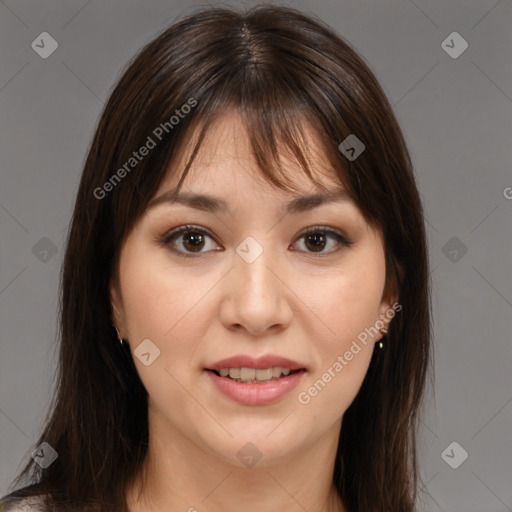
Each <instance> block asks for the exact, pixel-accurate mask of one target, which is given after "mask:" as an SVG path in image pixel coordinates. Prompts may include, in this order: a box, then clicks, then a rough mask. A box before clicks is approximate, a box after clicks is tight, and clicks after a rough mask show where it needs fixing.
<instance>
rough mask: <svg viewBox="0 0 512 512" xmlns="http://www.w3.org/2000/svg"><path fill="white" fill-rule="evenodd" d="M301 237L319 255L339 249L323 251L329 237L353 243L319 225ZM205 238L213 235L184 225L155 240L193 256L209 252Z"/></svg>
mask: <svg viewBox="0 0 512 512" xmlns="http://www.w3.org/2000/svg"><path fill="white" fill-rule="evenodd" d="M303 238H304V239H305V247H306V251H305V252H309V253H313V254H314V255H319V256H324V255H326V254H331V253H333V252H337V250H339V249H334V250H330V251H324V249H325V247H326V246H327V245H328V243H327V242H328V240H329V239H331V240H334V245H335V246H336V245H338V246H342V247H348V246H350V245H352V244H353V242H352V241H350V240H348V239H347V238H346V237H345V236H344V235H343V234H342V233H340V232H338V231H334V230H333V229H330V228H324V227H321V226H313V227H311V228H308V229H307V230H306V231H305V232H303V233H302V234H301V235H300V236H299V238H298V239H297V240H302V239H303ZM207 239H210V240H214V238H213V236H212V235H210V233H209V232H208V231H206V230H204V229H203V228H199V227H196V226H190V225H186V226H181V227H179V228H176V229H174V230H172V231H171V232H170V233H167V234H164V235H163V236H161V237H158V238H157V239H156V241H157V242H158V243H159V244H160V245H161V246H167V247H169V249H170V250H171V251H172V252H174V253H175V254H177V255H178V256H181V257H183V258H194V257H195V255H194V254H201V253H204V252H209V251H208V250H204V251H203V250H202V249H204V248H205V246H207V243H206V241H207ZM295 243H297V242H295ZM177 246H181V248H177ZM212 249H213V250H215V244H213V247H212V248H211V249H210V250H212Z"/></svg>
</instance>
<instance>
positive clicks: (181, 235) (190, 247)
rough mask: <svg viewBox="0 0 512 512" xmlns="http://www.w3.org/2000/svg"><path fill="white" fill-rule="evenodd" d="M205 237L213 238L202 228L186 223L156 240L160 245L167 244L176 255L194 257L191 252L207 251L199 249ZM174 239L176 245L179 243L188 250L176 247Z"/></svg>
mask: <svg viewBox="0 0 512 512" xmlns="http://www.w3.org/2000/svg"><path fill="white" fill-rule="evenodd" d="M206 238H210V239H212V240H213V237H212V236H211V235H210V234H209V233H208V232H207V231H205V230H204V229H202V228H198V227H196V226H189V225H187V226H181V227H179V228H177V229H174V230H173V231H171V232H170V233H167V234H166V235H163V236H162V237H159V238H158V239H157V242H158V243H159V244H160V245H162V246H168V247H169V248H170V249H171V251H172V252H174V253H175V254H177V255H178V256H182V257H183V258H194V257H195V256H194V254H193V253H199V254H200V253H202V252H207V251H202V250H201V249H203V248H204V246H205V240H206ZM176 239H177V241H178V242H179V243H178V245H181V246H182V247H183V248H184V249H185V251H190V252H189V253H187V252H184V251H183V250H182V249H180V250H178V249H176Z"/></svg>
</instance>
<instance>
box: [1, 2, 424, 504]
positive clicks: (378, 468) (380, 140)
mask: <svg viewBox="0 0 512 512" xmlns="http://www.w3.org/2000/svg"><path fill="white" fill-rule="evenodd" d="M428 275H429V273H428V258H427V250H426V242H425V231H424V221H423V214H422V206H421V201H420V197H419V194H418V190H417V187H416V184H415V180H414V173H413V170H412V164H411V161H410V157H409V154H408V151H407V148H406V145H405V143H404V138H403V136H402V133H401V131H400V128H399V126H398V124H397V121H396V119H395V117H394V115H393V112H392V109H391V106H390V104H389V102H388V100H387V99H386V97H385V95H384V93H383V91H382V89H381V87H380V86H379V84H378V82H377V80H376V79H375V77H374V75H373V74H372V72H371V71H370V70H369V69H368V67H367V66H366V64H365V63H364V62H363V60H362V59H361V58H360V57H359V56H358V55H357V54H356V52H355V51H354V50H353V49H352V48H351V47H350V46H349V45H348V43H347V42H345V41H344V40H343V39H342V38H340V37H339V36H338V35H336V34H335V33H334V32H333V31H332V30H331V29H329V28H328V27H327V26H326V25H325V24H323V23H322V22H321V21H318V20H315V19H313V18H312V17H310V16H306V15H304V14H302V13H301V12H299V11H296V10H292V9H289V8H285V7H269V6H260V7H255V8H253V9H252V10H250V11H248V12H245V13H240V12H237V11H234V10H229V9H219V8H211V9H204V10H202V11H199V12H197V13H195V14H193V15H191V16H189V17H187V18H184V19H183V20H181V21H179V22H178V23H176V24H174V25H173V26H171V27H169V28H168V29H167V30H166V31H165V32H163V33H162V34H161V35H160V36H158V37H157V38H156V39H155V40H154V41H152V42H151V43H149V44H148V45H147V46H146V47H145V48H143V49H142V50H141V51H140V52H139V54H138V55H137V56H136V57H135V58H134V59H133V61H132V62H131V63H130V65H129V66H128V68H127V69H126V71H125V72H124V74H123V76H122V77H121V78H120V80H119V83H118V84H117V86H116V88H115V89H114V91H113V93H112V95H111V97H110V99H109V101H108V103H107V105H106V107H105V110H104V112H103V114H102V116H101V119H100V121H99V125H98V127H97V130H96V133H95V136H94V139H93V141H92V145H91V147H90V150H89V154H88V157H87V160H86V164H85V168H84V170H83V174H82V179H81V183H80V188H79V191H78V196H77V200H76V206H75V210H74V214H73V219H72V223H71V229H70V232H69V238H68V242H67V250H66V255H65V260H64V265H63V274H62V294H61V327H62V333H61V334H62V344H61V350H60V364H59V374H58V382H59V386H58V389H57V392H56V396H55V401H54V403H53V405H52V408H51V411H50V414H49V416H48V419H47V423H46V425H45V428H44V431H43V433H42V435H41V437H40V439H39V442H38V446H37V447H35V452H34V453H35V455H34V456H33V460H31V461H30V463H29V464H27V466H26V468H25V469H24V470H23V472H22V473H21V474H20V475H19V477H18V478H17V480H16V481H15V482H14V484H13V486H18V487H19V486H20V484H21V483H22V482H23V485H25V484H26V485H25V487H23V488H22V489H19V490H18V491H16V492H12V493H11V495H9V496H8V497H5V498H4V500H5V502H4V510H19V508H16V507H19V506H21V504H22V503H24V502H23V501H22V498H23V497H32V499H34V500H35V501H33V504H32V508H31V510H59V511H61V510H101V511H109V512H111V511H128V510H129V511H130V512H143V511H150V510H151V511H155V512H160V511H164V510H165V511H170V510H172V511H185V510H188V511H190V512H192V511H204V510H212V511H220V510H222V511H231V510H238V509H239V507H240V506H243V508H244V510H245V511H246V512H247V511H249V512H250V511H253V510H258V511H259V510H262V509H263V510H288V511H295V510H297V511H299V510H308V511H310V512H316V511H322V512H324V511H328V512H334V511H336V512H339V511H343V512H356V511H357V512H363V511H364V512H370V511H372V512H375V511H393V512H397V511H400V512H406V511H413V510H415V503H416V494H417V487H418V480H419V476H418V467H417V465H418V462H417V458H416V429H417V425H418V420H419V411H420V406H421V401H422V397H423V393H424V387H425V383H426V377H427V375H428V370H429V364H430V359H431V354H430V350H431V349H430V295H429V293H430V292H429V283H428ZM43 443H47V444H43ZM41 445H42V447H43V451H42V452H41ZM45 450H46V451H45ZM42 462H44V463H42ZM28 484H30V485H28ZM25 503H26V501H25Z"/></svg>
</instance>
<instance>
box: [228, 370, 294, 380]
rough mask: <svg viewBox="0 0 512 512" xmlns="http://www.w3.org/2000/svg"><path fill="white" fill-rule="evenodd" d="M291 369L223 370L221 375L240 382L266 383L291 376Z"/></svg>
mask: <svg viewBox="0 0 512 512" xmlns="http://www.w3.org/2000/svg"><path fill="white" fill-rule="evenodd" d="M290 372H291V370H290V368H283V367H282V366H274V367H271V368H265V369H258V370H257V369H255V368H245V367H244V368H221V369H220V370H219V374H220V376H221V377H228V376H229V377H230V378H231V379H233V380H236V381H238V382H265V381H269V380H275V379H279V378H280V377H281V376H283V375H284V376H287V375H290Z"/></svg>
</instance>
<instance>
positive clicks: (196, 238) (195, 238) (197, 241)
mask: <svg viewBox="0 0 512 512" xmlns="http://www.w3.org/2000/svg"><path fill="white" fill-rule="evenodd" d="M191 240H192V243H191V244H190V243H189V242H190V241H191ZM202 243H204V240H203V235H202V234H201V233H198V232H197V231H191V232H190V233H189V234H188V235H187V236H186V237H185V242H184V245H185V246H186V247H187V246H189V245H190V247H187V248H192V249H197V248H199V249H201V248H202V246H201V244H202Z"/></svg>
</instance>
